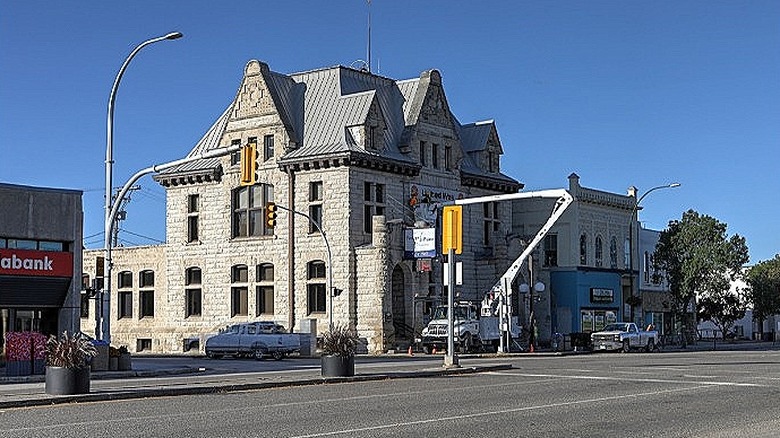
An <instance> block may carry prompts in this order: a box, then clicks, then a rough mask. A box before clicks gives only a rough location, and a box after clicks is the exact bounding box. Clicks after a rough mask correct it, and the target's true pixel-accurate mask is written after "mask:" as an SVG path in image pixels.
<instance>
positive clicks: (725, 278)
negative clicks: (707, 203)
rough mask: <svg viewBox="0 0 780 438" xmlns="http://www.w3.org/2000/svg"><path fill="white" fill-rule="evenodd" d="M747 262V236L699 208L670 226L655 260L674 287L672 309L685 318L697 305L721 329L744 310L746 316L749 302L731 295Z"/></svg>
mask: <svg viewBox="0 0 780 438" xmlns="http://www.w3.org/2000/svg"><path fill="white" fill-rule="evenodd" d="M747 262H748V247H747V245H746V243H745V239H744V238H743V237H741V236H739V235H738V234H735V235H733V236H731V237H728V236H727V235H726V224H724V223H722V222H720V221H718V220H717V219H715V218H713V217H711V216H707V215H700V214H699V213H697V212H696V211H693V210H688V211H687V212H685V213H683V216H682V219H681V220H674V221H671V222H669V226H668V227H667V228H666V229H665V230H664V231H662V232H661V235H660V238H659V240H658V245H657V246H656V250H655V256H654V264H655V269H656V272H659V273H660V274H659V275H660V276H662V277H663V278H664V279H665V280H666V281H667V284H668V285H669V290H670V294H671V298H672V301H671V304H672V311H673V312H674V313H675V314H676V315H677V316H684V314H685V309H686V307H687V306H688V304H689V303H692V302H694V301H697V311H698V312H697V313H698V314H699V315H700V316H704V315H706V316H707V319H711V320H713V322H715V323H716V324H718V325H720V324H719V323H723V322H728V321H731V323H732V324H733V322H734V321H736V319H739V318H736V319H733V318H734V316H737V315H739V312H740V309H741V311H742V312H743V313H742V316H744V310H745V307H746V300H745V299H743V298H741V296H740V295H739V294H734V293H733V292H731V291H730V285H731V281H732V280H734V279H736V278H737V277H738V276H739V275H740V273H741V270H742V266H743V265H744V264H745V263H747ZM656 280H657V279H656ZM697 298H698V300H696V299H697ZM740 318H741V316H740ZM720 328H721V329H724V327H722V326H721V327H720ZM725 328H726V329H728V328H729V327H725Z"/></svg>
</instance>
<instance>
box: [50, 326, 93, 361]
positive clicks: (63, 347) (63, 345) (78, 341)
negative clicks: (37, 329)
mask: <svg viewBox="0 0 780 438" xmlns="http://www.w3.org/2000/svg"><path fill="white" fill-rule="evenodd" d="M96 355H97V349H95V346H94V345H92V342H90V340H89V339H87V338H86V337H85V336H83V335H82V334H81V333H73V334H69V333H68V332H67V331H64V332H62V335H60V336H55V335H51V336H50V337H49V340H48V341H47V342H46V365H47V366H50V367H61V368H85V367H86V366H87V363H88V361H89V359H92V358H93V357H95V356H96Z"/></svg>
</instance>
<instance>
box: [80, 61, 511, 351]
mask: <svg viewBox="0 0 780 438" xmlns="http://www.w3.org/2000/svg"><path fill="white" fill-rule="evenodd" d="M248 143H253V144H257V146H258V158H257V162H258V165H257V169H256V183H255V184H253V185H249V186H242V185H241V184H240V153H235V154H233V155H231V156H225V157H221V158H212V159H204V160H199V161H197V162H193V163H188V164H184V165H181V166H180V167H178V168H174V169H171V170H168V171H165V172H163V173H161V174H158V175H156V176H155V180H156V181H157V182H158V183H159V184H161V185H162V186H163V187H165V189H166V197H167V204H166V209H167V218H166V222H167V226H166V233H167V242H166V243H165V244H164V245H158V246H146V247H133V248H116V249H115V250H114V252H113V258H114V267H113V271H114V273H116V275H113V277H114V278H111V279H110V281H111V282H112V289H111V290H112V294H115V295H114V296H112V298H111V312H110V313H111V314H110V318H111V333H112V342H113V343H114V344H124V345H128V346H129V347H130V349H131V350H133V349H134V350H136V351H138V350H151V351H157V352H181V351H182V350H187V349H188V348H191V347H194V346H195V345H200V347H201V348H202V346H203V340H204V338H205V337H206V336H207V335H208V334H210V333H214V332H215V331H217V330H218V329H219V328H221V327H224V326H225V325H227V324H231V323H236V322H243V321H253V320H273V321H276V322H278V323H281V324H283V325H285V326H286V327H288V328H290V329H293V330H297V329H298V328H299V326H300V321H301V320H302V319H313V320H315V321H316V323H317V325H318V327H319V331H320V332H321V331H323V330H325V329H326V328H327V325H328V323H329V321H330V320H331V319H332V320H333V322H334V323H341V324H349V325H351V326H353V327H356V328H357V330H358V332H359V335H360V336H361V338H362V339H363V340H364V345H365V346H366V349H367V351H369V352H380V351H384V350H387V349H391V348H396V347H398V346H400V345H403V344H404V343H405V342H409V340H410V339H411V338H412V336H413V333H414V331H415V329H419V327H420V325H421V323H422V321H423V314H424V312H425V311H426V306H428V305H431V304H432V303H434V302H436V301H438V300H441V299H442V298H443V297H445V296H446V295H445V294H446V293H447V290H446V287H443V286H442V281H441V269H442V268H441V259H440V257H438V256H437V254H436V252H437V251H439V250H440V248H438V245H436V244H437V243H438V240H439V237H438V236H439V234H440V233H439V232H438V231H436V226H437V225H438V221H439V219H438V218H439V211H440V207H441V206H442V205H443V204H446V203H447V202H450V201H452V200H454V199H456V198H458V197H474V196H484V195H490V194H501V193H514V192H517V191H518V190H520V189H521V188H522V184H520V183H519V182H518V181H516V180H514V179H513V178H510V177H508V176H506V175H504V174H502V173H501V172H500V160H499V158H500V156H501V155H502V154H503V152H504V151H503V148H502V145H501V142H500V139H499V136H498V132H497V129H496V125H495V123H494V122H493V121H484V122H477V123H470V124H461V123H460V122H459V121H458V120H457V119H456V117H455V116H454V115H453V113H452V112H451V111H450V107H449V104H448V102H447V98H446V95H445V92H444V88H443V86H442V80H441V75H440V74H439V72H438V71H436V70H431V71H425V72H423V73H422V74H421V75H420V77H418V78H414V79H409V80H401V81H397V80H393V79H389V78H386V77H382V76H379V75H376V74H372V73H370V72H367V71H362V70H355V69H351V68H348V67H343V66H336V67H330V68H323V69H318V70H312V71H307V72H303V73H296V74H289V75H286V74H281V73H277V72H273V71H271V70H270V69H269V68H268V66H267V65H266V64H264V63H262V62H258V61H251V62H249V63H248V64H247V66H246V68H245V69H244V75H243V78H242V80H241V84H240V86H239V87H238V91H237V93H236V96H235V98H234V99H233V100H232V101H231V102H230V104H229V105H228V107H227V108H226V109H225V110H224V111H223V112H222V114H221V115H220V116H219V118H218V119H217V121H216V122H215V123H214V124H213V125H212V126H211V128H210V129H209V130H208V132H206V133H205V135H204V136H203V137H202V139H201V140H200V141H199V142H198V143H197V144H196V145H195V147H194V148H192V150H191V151H190V155H193V154H198V153H202V152H204V151H209V150H213V149H215V148H219V147H226V146H230V145H246V144H248ZM268 202H274V203H275V204H276V205H277V206H278V207H279V210H278V218H277V222H276V225H275V226H273V227H270V226H269V225H268V223H267V221H266V220H265V214H266V211H265V209H266V204H267V203H268ZM510 214H511V206H510V205H509V204H508V203H506V204H499V203H490V204H483V205H479V206H476V207H471V208H469V209H467V210H466V211H465V212H464V246H465V250H464V255H463V257H462V258H461V260H462V261H463V265H464V273H463V277H464V278H463V285H462V286H461V289H460V290H456V294H458V296H459V297H460V298H463V299H469V298H472V299H478V298H480V297H481V295H482V294H483V293H484V291H487V290H489V289H490V287H491V286H492V285H493V282H495V281H496V279H497V278H498V276H499V275H500V273H501V272H503V270H504V269H505V268H506V266H507V264H508V261H507V259H508V255H507V240H506V235H507V234H508V233H509V230H508V229H507V228H506V227H505V224H508V223H510V219H509V218H510ZM314 223H317V224H319V225H321V227H322V230H323V231H324V233H325V237H326V238H327V242H328V246H326V245H325V239H323V236H322V235H321V234H320V233H319V232H318V231H317V227H316V226H315V225H314ZM98 255H100V251H90V252H88V253H87V255H85V270H84V272H85V275H87V276H90V275H92V276H94V275H95V272H96V271H95V267H94V265H95V259H96V257H97V256H98ZM331 273H332V277H331V278H330V280H331V281H329V275H330V274H331ZM331 284H332V287H333V290H340V291H343V292H340V293H339V294H338V296H332V295H333V294H332V293H331V290H329V286H330V285H331ZM331 300H332V301H331ZM331 306H332V309H333V312H332V314H330V313H329V309H330V308H331ZM83 323H84V324H83V325H84V327H85V330H88V329H89V328H90V327H91V321H90V320H89V318H85V319H84V320H83Z"/></svg>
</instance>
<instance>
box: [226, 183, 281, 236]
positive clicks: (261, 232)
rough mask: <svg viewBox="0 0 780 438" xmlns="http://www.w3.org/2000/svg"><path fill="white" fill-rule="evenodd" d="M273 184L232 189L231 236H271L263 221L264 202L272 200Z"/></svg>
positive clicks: (269, 229)
mask: <svg viewBox="0 0 780 438" xmlns="http://www.w3.org/2000/svg"><path fill="white" fill-rule="evenodd" d="M273 200H274V186H272V185H269V184H255V185H253V186H249V187H240V188H238V189H236V190H234V191H233V201H232V203H233V237H250V236H271V235H273V234H274V230H273V228H269V227H268V225H267V224H266V223H265V204H266V203H268V202H273Z"/></svg>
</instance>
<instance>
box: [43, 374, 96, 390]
mask: <svg viewBox="0 0 780 438" xmlns="http://www.w3.org/2000/svg"><path fill="white" fill-rule="evenodd" d="M89 385H90V380H89V367H83V368H62V367H46V384H45V391H46V394H52V395H71V394H88V393H89Z"/></svg>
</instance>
